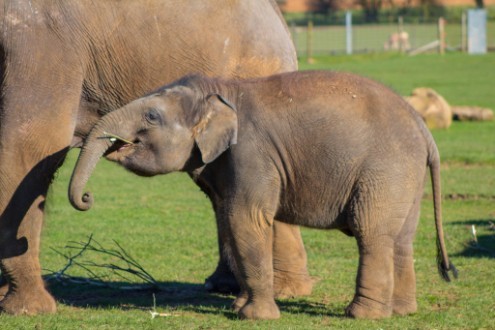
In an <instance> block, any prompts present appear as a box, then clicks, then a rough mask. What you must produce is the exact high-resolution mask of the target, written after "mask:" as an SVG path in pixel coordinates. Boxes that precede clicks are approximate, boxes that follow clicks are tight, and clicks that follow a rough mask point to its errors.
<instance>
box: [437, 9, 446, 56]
mask: <svg viewBox="0 0 495 330" xmlns="http://www.w3.org/2000/svg"><path fill="white" fill-rule="evenodd" d="M438 52H439V53H440V55H443V54H445V19H444V18H443V17H440V18H439V19H438Z"/></svg>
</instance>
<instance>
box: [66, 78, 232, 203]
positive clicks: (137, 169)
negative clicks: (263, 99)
mask: <svg viewBox="0 0 495 330" xmlns="http://www.w3.org/2000/svg"><path fill="white" fill-rule="evenodd" d="M236 141H237V113H236V110H235V108H234V107H233V106H232V105H231V104H230V103H229V102H227V101H226V100H225V99H224V98H223V97H222V96H220V95H219V94H206V93H204V94H203V93H201V92H198V91H196V90H193V89H192V88H190V87H185V86H174V87H171V88H164V89H162V90H160V91H158V92H156V93H153V94H151V95H149V96H145V97H143V98H140V99H137V100H135V101H133V102H131V103H129V104H127V105H125V106H124V107H122V108H120V109H117V110H115V111H113V112H111V113H109V114H107V115H105V116H104V117H102V118H101V119H100V121H99V122H98V123H97V124H96V125H95V126H94V127H93V129H92V131H91V133H90V134H89V136H88V137H87V139H86V142H85V143H84V146H83V147H82V150H81V153H80V155H79V158H78V160H77V163H76V166H75V168H74V172H73V174H72V177H71V181H70V186H69V199H70V201H71V204H72V205H73V206H74V207H75V208H76V209H78V210H81V211H84V210H88V209H89V208H91V206H92V204H93V198H92V196H91V194H90V193H84V194H83V189H84V187H85V185H86V183H87V181H88V179H89V177H90V175H91V173H92V171H93V169H94V168H95V166H96V163H97V162H98V160H99V158H100V157H102V156H103V155H105V156H106V157H107V158H109V159H111V160H114V161H116V162H118V163H119V164H121V165H122V166H124V167H125V168H126V169H128V170H130V171H132V172H134V173H136V174H138V175H141V176H153V175H157V174H166V173H170V172H174V171H188V170H193V169H195V168H198V167H201V166H203V165H204V164H208V163H210V162H212V161H213V160H215V159H216V158H217V157H218V156H219V155H220V154H222V153H223V152H224V151H225V150H227V149H228V148H229V146H230V145H232V144H235V143H236ZM198 150H199V152H198Z"/></svg>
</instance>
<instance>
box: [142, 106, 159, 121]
mask: <svg viewBox="0 0 495 330" xmlns="http://www.w3.org/2000/svg"><path fill="white" fill-rule="evenodd" d="M144 118H145V119H146V121H147V122H149V123H150V124H161V122H162V118H161V116H160V112H158V110H157V109H149V110H148V111H147V112H146V114H145V115H144Z"/></svg>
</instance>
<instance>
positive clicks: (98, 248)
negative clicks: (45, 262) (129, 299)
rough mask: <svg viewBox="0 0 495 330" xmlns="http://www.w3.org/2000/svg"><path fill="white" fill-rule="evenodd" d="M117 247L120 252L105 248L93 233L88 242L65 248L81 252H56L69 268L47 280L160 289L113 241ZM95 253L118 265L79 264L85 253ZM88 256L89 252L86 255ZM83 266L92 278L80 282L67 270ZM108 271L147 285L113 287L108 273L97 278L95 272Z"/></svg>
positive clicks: (51, 275) (64, 268) (48, 277)
mask: <svg viewBox="0 0 495 330" xmlns="http://www.w3.org/2000/svg"><path fill="white" fill-rule="evenodd" d="M113 242H114V244H115V245H116V246H117V249H107V248H105V247H103V246H102V245H101V244H100V243H99V242H97V241H96V240H94V239H93V235H92V234H91V235H90V236H89V238H88V241H87V242H85V243H81V242H74V241H71V242H69V244H68V245H67V246H66V247H65V248H66V249H78V252H77V253H76V254H75V255H73V256H70V254H65V253H62V252H60V251H57V250H54V249H53V250H54V251H55V252H56V253H58V254H60V255H61V256H63V257H65V258H67V259H68V262H67V263H66V265H65V266H64V267H63V268H62V269H61V270H59V271H57V272H52V273H51V274H48V275H47V276H46V277H47V279H48V280H57V281H59V282H61V281H66V282H71V283H86V284H91V285H96V286H105V287H111V288H119V289H123V290H136V289H146V290H148V289H159V285H158V282H157V281H156V280H155V279H154V277H153V276H152V275H151V274H150V273H148V272H147V271H146V270H145V269H144V268H143V267H142V266H141V265H140V264H139V263H138V262H137V261H136V259H134V258H133V257H132V256H131V255H130V254H129V253H128V252H127V251H126V250H125V249H124V248H123V247H122V246H121V245H120V244H119V243H118V242H117V241H115V240H113ZM88 251H90V252H95V253H99V254H103V255H106V256H108V257H110V258H113V259H115V260H116V261H115V262H108V263H102V264H100V263H96V262H94V261H78V260H76V259H79V258H81V257H82V256H83V254H85V252H88ZM86 254H87V253H86ZM119 263H124V264H125V266H121V265H119ZM74 266H77V267H80V268H82V269H83V270H85V271H86V272H87V273H88V274H89V278H85V279H81V278H76V277H73V276H71V275H68V274H67V271H68V270H69V269H70V268H71V267H74ZM94 268H98V269H108V270H110V271H111V272H112V274H115V275H116V276H118V277H120V278H122V279H124V280H125V281H127V282H132V281H131V280H130V279H129V278H128V277H127V276H125V275H124V274H130V275H132V276H134V277H137V278H139V279H141V280H143V281H144V282H145V284H144V285H143V284H139V285H129V286H116V285H112V284H110V283H109V282H105V280H104V278H107V277H108V274H105V275H98V274H97V273H96V272H94V271H93V270H92V269H94Z"/></svg>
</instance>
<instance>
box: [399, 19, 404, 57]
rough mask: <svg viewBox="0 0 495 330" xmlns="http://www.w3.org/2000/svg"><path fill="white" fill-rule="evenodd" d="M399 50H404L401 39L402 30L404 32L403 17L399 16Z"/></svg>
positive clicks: (402, 51)
mask: <svg viewBox="0 0 495 330" xmlns="http://www.w3.org/2000/svg"><path fill="white" fill-rule="evenodd" d="M398 23H399V52H401V53H404V50H405V48H406V47H405V46H406V45H405V44H404V43H405V40H402V32H404V18H403V17H402V16H399V21H398Z"/></svg>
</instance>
